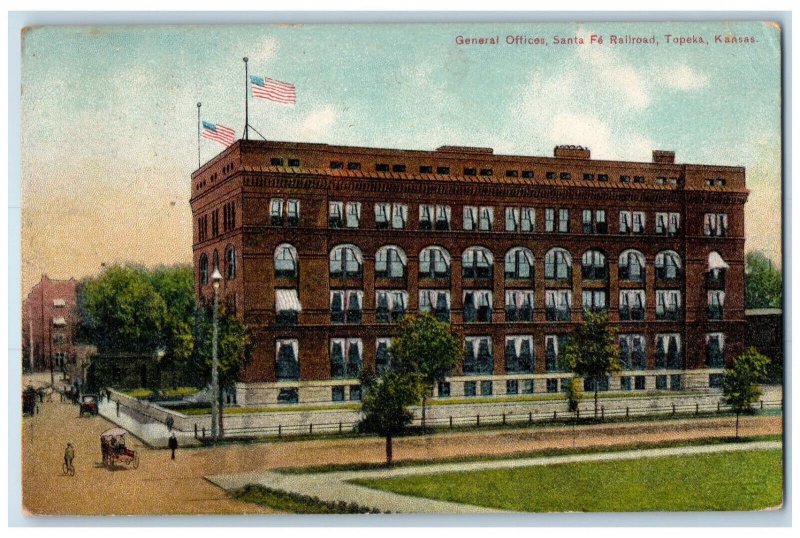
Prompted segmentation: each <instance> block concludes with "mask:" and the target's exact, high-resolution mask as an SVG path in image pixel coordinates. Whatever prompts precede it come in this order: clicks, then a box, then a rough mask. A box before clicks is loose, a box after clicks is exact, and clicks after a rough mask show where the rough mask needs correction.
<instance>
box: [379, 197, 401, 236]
mask: <svg viewBox="0 0 800 538" xmlns="http://www.w3.org/2000/svg"><path fill="white" fill-rule="evenodd" d="M407 221H408V206H407V205H405V204H389V203H387V202H380V203H377V204H375V227H376V228H377V229H379V230H385V229H387V228H389V225H390V224H391V227H392V228H394V229H395V230H402V229H403V228H405V227H406V222H407Z"/></svg>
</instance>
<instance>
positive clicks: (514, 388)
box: [506, 379, 519, 394]
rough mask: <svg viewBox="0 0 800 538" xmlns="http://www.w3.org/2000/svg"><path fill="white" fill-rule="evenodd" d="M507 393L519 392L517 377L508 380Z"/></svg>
mask: <svg viewBox="0 0 800 538" xmlns="http://www.w3.org/2000/svg"><path fill="white" fill-rule="evenodd" d="M506 394H519V381H517V380H516V379H509V380H508V381H506Z"/></svg>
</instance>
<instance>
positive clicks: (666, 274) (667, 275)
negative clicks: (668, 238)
mask: <svg viewBox="0 0 800 538" xmlns="http://www.w3.org/2000/svg"><path fill="white" fill-rule="evenodd" d="M680 271H681V257H680V256H678V253H677V252H674V251H672V250H663V251H661V252H659V253H658V254H656V278H658V279H660V280H675V279H676V278H678V277H679V276H680Z"/></svg>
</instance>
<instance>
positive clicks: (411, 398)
mask: <svg viewBox="0 0 800 538" xmlns="http://www.w3.org/2000/svg"><path fill="white" fill-rule="evenodd" d="M364 381H366V382H368V383H369V385H366V386H364V389H365V393H364V397H363V400H362V402H361V411H362V413H363V414H364V418H363V419H362V420H361V422H360V423H359V430H360V431H362V432H365V433H377V434H379V435H382V436H384V437H385V438H386V465H388V466H391V465H392V438H393V437H394V436H396V435H399V434H401V433H403V431H404V430H405V428H406V426H408V425H409V424H411V421H412V420H413V419H414V414H413V413H412V412H411V411H409V410H408V409H407V407H408V406H409V405H416V404H417V403H419V400H420V393H421V388H422V387H421V386H420V383H419V380H418V378H417V377H416V376H414V375H413V374H407V373H401V372H398V371H394V370H386V371H384V372H383V373H382V374H381V375H380V377H377V378H375V377H371V376H362V382H364Z"/></svg>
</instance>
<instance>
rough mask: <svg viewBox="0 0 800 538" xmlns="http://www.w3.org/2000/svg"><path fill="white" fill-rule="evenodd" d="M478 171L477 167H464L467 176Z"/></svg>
mask: <svg viewBox="0 0 800 538" xmlns="http://www.w3.org/2000/svg"><path fill="white" fill-rule="evenodd" d="M477 174H478V171H477V169H475V168H464V175H465V176H474V175H477Z"/></svg>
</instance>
